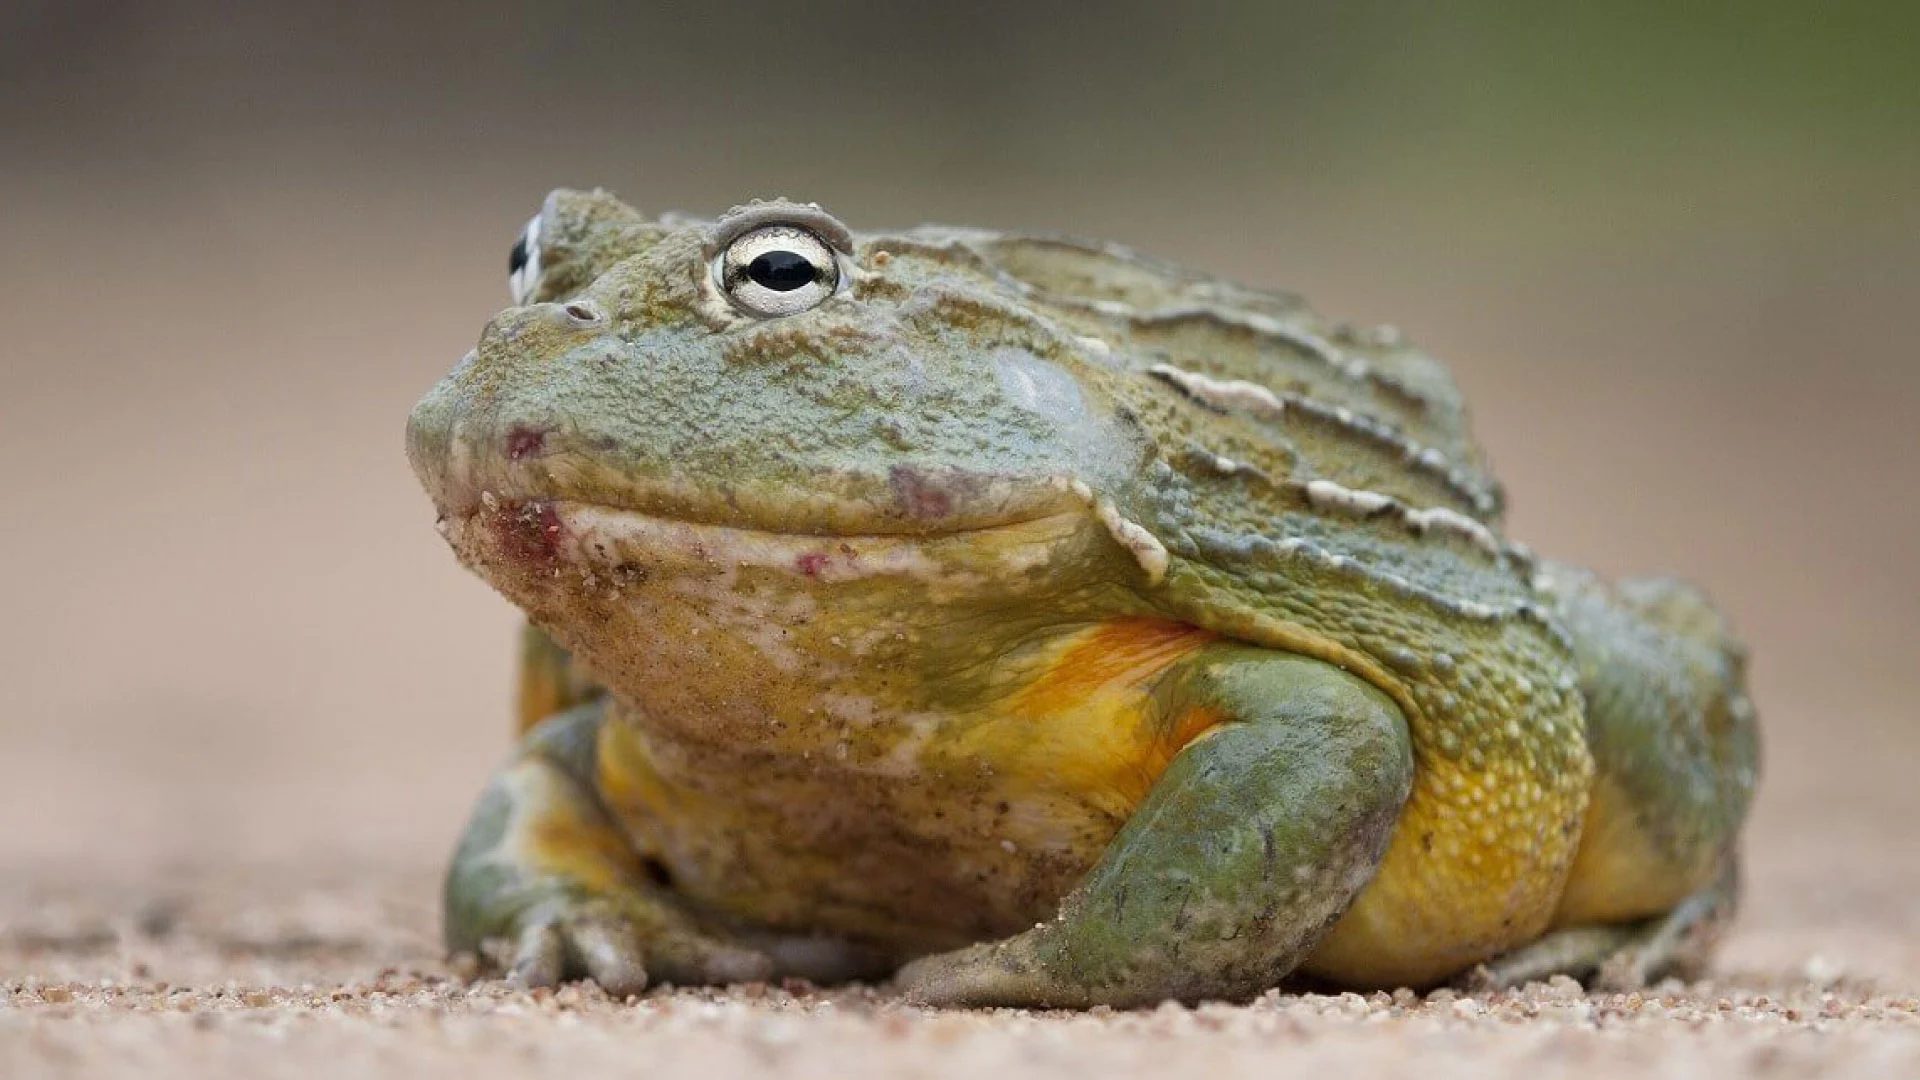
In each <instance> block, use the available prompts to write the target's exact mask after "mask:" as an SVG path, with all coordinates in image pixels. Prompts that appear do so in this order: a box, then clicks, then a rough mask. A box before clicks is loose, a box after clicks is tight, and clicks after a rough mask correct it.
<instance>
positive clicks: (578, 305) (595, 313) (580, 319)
mask: <svg viewBox="0 0 1920 1080" xmlns="http://www.w3.org/2000/svg"><path fill="white" fill-rule="evenodd" d="M560 310H562V311H564V312H566V313H567V318H569V319H572V320H573V321H574V322H576V323H579V324H580V325H582V326H593V325H595V324H596V323H598V322H599V321H600V320H601V319H603V318H605V316H604V315H602V314H601V313H600V309H599V308H597V307H595V306H594V305H593V304H591V303H588V302H587V301H585V300H574V301H571V302H569V303H568V304H567V305H566V306H565V307H562V308H561V309H560Z"/></svg>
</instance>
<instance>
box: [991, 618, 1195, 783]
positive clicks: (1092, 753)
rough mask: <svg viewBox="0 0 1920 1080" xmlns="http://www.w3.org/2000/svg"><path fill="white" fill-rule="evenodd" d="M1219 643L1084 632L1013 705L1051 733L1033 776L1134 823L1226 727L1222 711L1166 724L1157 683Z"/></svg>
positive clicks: (1124, 631) (1172, 635)
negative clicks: (1172, 773) (1199, 741)
mask: <svg viewBox="0 0 1920 1080" xmlns="http://www.w3.org/2000/svg"><path fill="white" fill-rule="evenodd" d="M1214 637H1215V635H1214V634H1213V633H1211V632H1210V631H1206V630H1201V629H1199V628H1197V627H1194V626H1189V625H1187V624H1186V623H1179V622H1171V621H1168V620H1165V619H1154V618H1145V617H1129V618H1123V619H1114V620H1111V621H1109V622H1105V623H1102V624H1100V625H1098V626H1095V627H1091V628H1089V629H1087V630H1085V631H1082V632H1081V633H1080V634H1079V635H1078V636H1077V637H1076V638H1075V640H1073V641H1072V642H1071V643H1070V644H1068V645H1067V646H1066V647H1065V648H1064V649H1063V650H1062V651H1061V652H1060V654H1059V655H1058V656H1056V657H1055V658H1054V659H1053V660H1052V661H1051V663H1049V664H1048V666H1047V670H1046V671H1045V672H1044V673H1043V674H1042V675H1041V676H1040V677H1039V678H1037V679H1035V680H1034V681H1033V682H1032V683H1030V684H1028V685H1027V686H1026V687H1024V688H1022V689H1021V690H1020V692H1019V693H1018V694H1015V695H1014V696H1013V698H1012V700H1011V701H1010V702H1009V704H1010V706H1011V707H1012V709H1013V710H1014V711H1015V712H1016V714H1018V715H1021V716H1023V717H1026V718H1028V720H1029V722H1037V723H1041V724H1044V725H1046V727H1047V728H1048V737H1047V738H1045V739H1044V740H1041V742H1040V743H1039V744H1038V745H1039V746H1041V747H1044V749H1042V750H1040V751H1039V755H1040V756H1039V757H1038V758H1037V759H1036V760H1034V761H1033V762H1032V767H1033V768H1034V769H1036V770H1038V771H1039V772H1041V773H1042V774H1044V775H1045V776H1046V777H1047V778H1048V782H1049V783H1050V784H1057V785H1063V786H1065V787H1066V788H1068V789H1070V790H1073V791H1077V792H1079V793H1080V794H1081V796H1082V797H1084V798H1086V799H1088V800H1089V801H1090V802H1092V803H1093V804H1094V805H1097V806H1100V807H1102V808H1103V809H1104V810H1105V811H1106V812H1107V813H1109V814H1113V815H1115V816H1116V817H1119V818H1124V817H1126V816H1127V815H1129V814H1131V813H1132V811H1133V810H1134V808H1136V807H1137V806H1139V804H1140V802H1141V801H1142V800H1144V799H1145V798H1146V797H1147V794H1148V793H1149V792H1151V791H1152V790H1153V786H1154V784H1156V783H1158V782H1159V780H1160V775H1161V774H1162V773H1164V772H1165V771H1166V769H1167V765H1168V764H1169V763H1170V762H1171V761H1172V760H1173V759H1174V757H1175V756H1176V755H1177V754H1179V753H1180V751H1181V750H1183V749H1185V748H1186V746H1187V744H1189V743H1191V742H1192V741H1193V740H1194V739H1196V738H1199V737H1200V736H1201V735H1203V734H1204V733H1205V732H1207V731H1209V730H1211V729H1212V728H1213V727H1215V726H1216V725H1218V724H1219V723H1220V722H1221V721H1222V720H1223V719H1225V717H1224V715H1223V714H1221V712H1220V710H1218V709H1216V708H1212V707H1195V708H1190V709H1186V710H1184V711H1183V712H1181V713H1179V714H1178V715H1175V716H1166V715H1163V714H1162V713H1161V712H1160V710H1159V708H1158V702H1157V701H1156V699H1155V698H1154V696H1153V683H1154V680H1155V679H1156V678H1158V677H1159V676H1160V675H1162V674H1163V673H1165V672H1166V671H1167V670H1168V669H1169V668H1171V667H1172V666H1173V665H1174V664H1175V663H1177V662H1179V661H1180V660H1182V659H1184V658H1185V657H1187V656H1189V655H1191V654H1192V653H1193V652H1194V651H1195V650H1198V649H1200V648H1201V647H1203V646H1205V645H1206V644H1207V643H1209V642H1211V641H1213V640H1214ZM1020 745H1021V747H1022V749H1025V750H1028V751H1029V752H1032V750H1033V749H1034V747H1033V746H1031V745H1028V744H1025V743H1021V744H1020Z"/></svg>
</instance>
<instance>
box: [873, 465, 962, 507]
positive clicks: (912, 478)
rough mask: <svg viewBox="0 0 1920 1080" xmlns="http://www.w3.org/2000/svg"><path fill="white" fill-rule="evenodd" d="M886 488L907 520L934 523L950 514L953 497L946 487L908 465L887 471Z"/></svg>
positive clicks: (897, 466) (896, 466)
mask: <svg viewBox="0 0 1920 1080" xmlns="http://www.w3.org/2000/svg"><path fill="white" fill-rule="evenodd" d="M887 486H888V487H889V488H891V489H893V497H894V501H895V502H897V503H898V504H899V506H900V508H901V509H902V510H904V511H906V514H907V516H908V517H911V518H916V519H920V520H938V519H940V518H944V517H946V516H947V515H948V514H950V513H952V512H953V495H952V494H951V493H950V492H949V491H948V490H947V488H946V486H945V485H943V484H942V483H940V482H939V481H938V480H936V479H935V478H933V477H931V476H928V475H927V474H926V473H925V472H922V471H921V470H919V469H917V468H915V467H913V466H911V465H895V466H894V467H893V468H892V469H890V470H888V472H887Z"/></svg>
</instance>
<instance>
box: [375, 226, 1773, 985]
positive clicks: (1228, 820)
mask: <svg viewBox="0 0 1920 1080" xmlns="http://www.w3.org/2000/svg"><path fill="white" fill-rule="evenodd" d="M509 272H510V288H511V292H512V297H511V298H512V301H513V303H512V306H510V307H508V308H507V309H505V310H504V311H502V312H501V313H499V314H498V315H496V316H495V317H493V318H492V319H491V321H489V322H487V323H486V325H485V328H484V329H483V331H482V332H481V334H480V337H479V340H478V343H477V345H476V346H475V347H474V348H473V349H472V350H470V351H469V352H467V353H466V354H465V356H464V357H463V358H462V359H460V360H459V362H458V363H457V364H456V365H455V366H454V367H453V369H452V371H451V372H450V373H449V374H447V375H446V376H445V377H444V378H443V379H442V380H441V381H440V382H439V383H438V384H437V385H436V386H434V387H433V388H432V389H431V390H430V391H429V392H428V393H427V394H426V396H425V397H424V398H423V399H422V400H421V401H420V402H419V403H418V405H417V406H415V407H414V409H413V410H412V413H411V415H410V417H409V419H408V422H407V452H408V457H409V460H410V462H411V465H412V468H413V471H414V473H415V475H416V476H417V478H418V479H419V481H420V483H421V485H422V486H423V488H424V489H425V491H426V492H427V494H428V495H429V496H430V498H431V500H432V502H433V505H434V507H435V511H436V519H437V523H438V528H439V530H440V533H441V534H442V536H443V537H444V538H445V540H446V542H447V543H448V545H449V546H450V548H451V550H452V551H453V553H454V554H455V555H456V556H457V558H458V559H459V561H460V562H461V563H463V564H464V565H465V566H466V567H467V568H469V569H470V570H472V571H473V572H475V573H476V574H477V575H478V576H479V577H480V578H482V579H483V580H484V581H485V582H486V583H487V584H489V585H491V586H492V587H493V588H494V589H495V590H497V591H498V592H499V593H500V594H502V595H503V596H504V597H505V598H506V599H507V600H509V601H510V602H511V603H512V604H513V605H515V606H516V607H517V608H519V609H520V610H521V611H523V612H524V613H525V623H524V629H523V631H522V640H521V646H520V653H521V656H520V688H519V700H518V704H517V716H518V729H519V733H520V734H519V742H518V744H517V748H516V749H515V751H514V752H513V753H512V755H511V756H510V757H509V758H508V760H507V762H506V763H505V764H504V765H503V766H502V767H501V768H500V770H499V771H498V772H497V773H496V774H495V775H494V776H493V778H492V779H491V780H490V781H489V783H488V785H487V787H486V788H485V790H484V792H483V794H482V796H481V798H480V800H479V803H478V805H477V807H476V808H475V810H474V811H473V814H472V817H471V819H470V822H469V824H468V825H467V827H466V831H465V833H464V835H463V837H462V838H461V840H460V841H459V843H458V845H457V849H456V852H455V854H454V857H453V861H452V866H451V869H450V870H449V872H448V874H447V877H446V884H445V893H444V922H445V934H446V941H447V945H448V947H449V949H450V950H452V951H453V952H455V953H457V954H461V955H466V956H471V957H477V958H481V961H482V962H483V963H487V964H492V965H497V967H498V969H499V970H500V971H502V972H503V973H504V974H505V976H506V977H507V978H508V979H510V980H512V981H513V982H514V983H516V984H518V985H521V986H529V987H539V986H551V985H554V984H556V983H558V982H561V981H564V980H569V979H576V978H577V979H586V980H591V981H592V982H594V983H597V984H599V985H600V986H601V987H602V988H603V989H604V990H605V991H606V992H608V993H610V994H614V995H623V996H625V995H635V994H639V993H640V992H642V991H643V990H645V989H647V988H648V987H651V986H655V985H662V984H664V985H674V986H684V985H702V984H729V983H752V982H757V981H765V980H805V981H807V982H809V983H816V984H817V983H830V982H848V981H862V980H864V981H869V982H875V983H881V984H885V985H888V986H891V987H892V988H893V989H894V990H895V991H896V992H898V993H899V994H900V995H902V996H903V998H904V999H906V1000H908V1001H912V1002H917V1003H920V1004H922V1005H925V1006H928V1007H972V1006H982V1007H984V1006H1000V1007H1032V1008H1068V1009H1072V1008H1091V1007H1098V1006H1109V1007H1118V1008H1126V1007H1143V1006H1150V1005H1153V1004H1155V1003H1158V1002H1164V1001H1185V1002H1195V1001H1203V1000H1225V1001H1231V1000H1247V999H1250V998H1252V997H1255V996H1257V995H1260V994H1262V993H1265V992H1267V991H1269V990H1271V989H1274V988H1277V987H1283V986H1295V985H1306V986H1336V987H1344V988H1351V989H1355V990H1379V989H1390V988H1399V987H1408V988H1412V989H1416V990H1419V989H1424V988H1429V987H1435V986H1441V985H1450V984H1471V985H1477V986H1492V987H1500V986H1514V985H1519V984H1521V983H1524V982H1525V981H1528V980H1533V979H1544V978H1548V977H1551V976H1553V975H1559V974H1564V975H1569V976H1572V977H1575V978H1581V979H1585V980H1587V981H1588V983H1589V984H1590V985H1605V986H1637V985H1644V984H1645V983H1646V982H1647V981H1648V980H1650V979H1654V978H1658V977H1663V976H1665V975H1667V974H1688V973H1692V972H1697V971H1699V970H1701V967H1702V965H1704V964H1706V963H1708V962H1709V960H1710V958H1711V955H1712V952H1713V949H1714V945H1715V943H1716V941H1717V940H1719V938H1720V937H1721V935H1722V934H1723V932H1724V928H1725V927H1726V926H1727V924H1728V921H1729V919H1730V918H1731V917H1732V915H1733V914H1734V912H1735V910H1736V908H1737V901H1738V896H1739V881H1740V878H1739V851H1740V846H1741V845H1740V834H1741V828H1742V824H1743V822H1744V819H1745V817H1746V813H1747V810H1748V806H1749V804H1750V802H1751V800H1752V795H1753V791H1754V786H1755V782H1756V777H1757V774H1758V764H1759V734H1758V725H1757V721H1756V718H1755V710H1754V707H1753V705H1752V703H1751V700H1750V698H1749V696H1748V694H1747V691H1746V653H1745V650H1744V648H1743V647H1742V645H1741V644H1740V643H1739V641H1738V640H1737V639H1736V637H1735V635H1734V634H1733V632H1732V630H1731V628H1730V626H1729V624H1728V622H1727V620H1726V618H1725V617H1724V616H1723V615H1722V614H1721V613H1720V611H1719V610H1718V609H1717V608H1716V607H1714V606H1713V605H1712V604H1711V603H1710V602H1709V601H1708V600H1707V598H1706V597H1705V596H1704V594H1703V593H1702V592H1701V591H1699V590H1698V589H1697V588H1695V587H1693V586H1691V585H1688V584H1686V583H1685V582H1683V581H1681V580H1679V579H1677V578H1673V577H1668V576H1655V577H1643V578H1629V579H1625V580H1621V581H1617V582H1616V581H1610V580H1607V579H1604V578H1602V577H1600V576H1598V575H1596V574H1593V573H1590V572H1587V571H1584V570H1580V569H1578V568H1575V567H1572V566H1569V565H1566V564H1562V563H1558V562H1554V561H1551V560H1548V559H1546V558H1543V557H1540V556H1537V555H1535V554H1534V553H1533V552H1532V551H1531V550H1529V549H1528V548H1527V547H1525V546H1524V545H1523V544H1521V543H1519V542H1517V541H1514V540H1511V539H1509V538H1507V536H1506V535H1505V531H1504V527H1503V524H1502V521H1503V515H1504V512H1505V497H1504V494H1503V489H1502V487H1501V486H1500V484H1499V482H1498V481H1497V480H1496V479H1495V478H1494V476H1493V474H1492V472H1491V468H1490V465H1489V463H1488V460H1487V458H1486V456H1485V455H1484V453H1483V451H1482V450H1481V449H1480V448H1479V446H1478V445H1477V443H1476V442H1475V440H1474V438H1473V436H1472V433H1471V431H1470V425H1469V422H1468V414H1467V408H1466V404H1465V401H1464V400H1463V397H1462V394H1461V392H1460V390H1459V389H1458V387H1457V386H1456V384H1455V381H1454V379H1453V378H1452V376H1451V375H1450V373H1449V371H1448V369H1447V368H1446V367H1445V366H1444V365H1443V364H1442V363H1440V362H1439V361H1438V360H1436V359H1434V358H1433V357H1432V356H1430V355H1429V354H1428V353H1426V352H1424V351H1422V350H1421V349H1420V348H1418V347H1416V346H1415V345H1413V344H1412V343H1411V342H1410V341H1408V340H1407V339H1406V338H1405V336H1404V335H1402V334H1401V333H1400V332H1399V331H1398V330H1397V329H1394V328H1392V327H1389V326H1359V325H1354V324H1349V323H1344V322H1334V321H1331V320H1329V319H1327V318H1325V317H1323V316H1321V315H1319V314H1316V313H1315V312H1314V311H1313V310H1312V309H1310V308H1309V307H1308V306H1307V305H1306V304H1305V303H1304V302H1303V301H1302V300H1300V299H1299V298H1298V297H1297V296H1294V295H1292V294H1288V293H1282V292H1277V291H1271V290H1265V289H1259V288H1253V287H1250V286H1245V285H1240V284H1236V283H1233V282H1231V281H1228V280H1225V279H1223V278H1220V277H1217V276H1214V275H1211V274H1207V273H1204V272H1201V271H1198V270H1192V269H1188V268H1185V267H1182V266H1177V265H1175V264H1172V263H1168V262H1164V261H1161V260H1159V259H1156V258H1152V257H1149V256H1146V255H1142V254H1140V253H1138V252H1136V251H1134V250H1132V249H1129V248H1127V247H1124V246H1121V245H1118V244H1114V243H1107V242H1098V241H1089V240H1082V239H1077V238H1074V237H1071V236H1067V235H1055V234H1050V233H1042V232H1034V233H1005V232H996V231H990V230H984V229H973V228H960V227H946V226H920V227H916V228H911V229H903V230H894V231H879V232H871V233H856V232H854V231H852V230H851V229H849V228H848V227H847V226H846V225H845V224H843V223H842V222H841V221H840V220H839V219H838V218H836V217H834V216H833V215H832V214H830V213H828V212H827V211H826V210H824V209H822V208H821V207H820V206H818V205H816V204H813V203H804V202H797V201H793V200H790V199H786V198H774V199H757V200H754V201H751V202H747V203H743V204H741V205H739V206H736V207H735V208H733V209H731V210H729V211H727V212H726V213H724V214H721V215H719V216H717V217H714V218H711V219H707V218H700V217H690V216H685V215H677V214H665V215H661V216H659V217H649V216H647V215H645V214H643V213H642V212H641V211H639V210H637V209H635V208H633V207H632V206H630V205H628V204H627V203H625V202H623V201H621V200H620V199H618V198H617V197H615V196H614V195H612V194H610V193H608V192H606V191H603V190H599V189H594V190H574V189H561V190H558V191H555V192H553V193H552V194H551V195H549V196H548V197H547V198H546V200H545V202H544V203H543V204H542V205H541V207H540V208H539V212H538V214H537V215H535V216H534V217H533V219H532V220H531V221H530V222H529V223H528V224H527V226H526V227H525V229H524V230H523V233H522V235H521V236H520V237H519V239H518V241H517V242H516V243H515V244H514V245H513V248H512V252H511V254H510V258H509Z"/></svg>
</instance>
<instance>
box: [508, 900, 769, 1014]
mask: <svg viewBox="0 0 1920 1080" xmlns="http://www.w3.org/2000/svg"><path fill="white" fill-rule="evenodd" d="M772 974H773V961H772V959H771V958H770V957H768V956H767V955H766V954H764V953H761V952H758V951H756V950H753V949H749V948H745V947H743V946H740V945H736V944H732V943H730V942H726V941H722V940H719V939H717V938H713V937H709V936H708V935H705V934H702V933H700V932H698V931H695V930H692V929H689V928H684V927H680V928H670V929H662V928H651V929H650V930H649V932H647V933H644V934H643V933H642V930H641V928H640V927H639V926H637V925H636V924H635V922H634V921H633V920H632V919H629V918H625V917H623V916H621V915H620V913H619V912H617V911H614V910H610V909H609V908H608V906H607V905H600V904H592V905H587V906H586V907H584V908H583V909H581V910H578V911H575V912H572V913H568V914H563V915H558V916H554V917H548V918H542V919H538V920H535V921H531V922H529V923H528V924H527V925H526V926H524V927H523V928H522V929H521V930H520V932H519V937H518V939H517V940H516V941H515V942H514V943H513V952H512V958H511V960H510V961H509V963H508V967H507V981H508V982H510V983H512V984H513V985H515V986H518V987H522V988H525V989H535V988H538V987H544V986H556V985H558V984H559V983H561V982H563V981H565V980H567V979H574V978H585V979H591V980H593V981H594V982H596V983H598V984H599V985H600V988H601V989H603V990H605V991H606V992H607V993H608V994H609V995H611V996H613V997H625V996H627V995H629V994H638V993H640V992H641V991H643V990H645V989H646V988H647V986H648V984H649V983H652V982H669V983H679V984H707V983H736V982H754V981H758V980H764V979H767V978H769V977H771V976H772Z"/></svg>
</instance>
